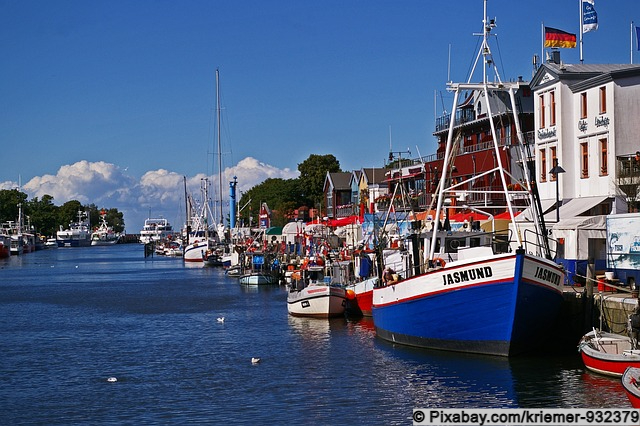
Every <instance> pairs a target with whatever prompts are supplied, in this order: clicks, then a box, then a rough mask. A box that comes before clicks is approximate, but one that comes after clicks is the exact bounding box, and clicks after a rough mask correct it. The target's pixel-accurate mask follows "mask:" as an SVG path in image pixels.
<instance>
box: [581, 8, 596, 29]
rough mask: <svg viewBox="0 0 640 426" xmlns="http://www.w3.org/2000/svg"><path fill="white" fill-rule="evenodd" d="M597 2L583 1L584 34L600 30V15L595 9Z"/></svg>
mask: <svg viewBox="0 0 640 426" xmlns="http://www.w3.org/2000/svg"><path fill="white" fill-rule="evenodd" d="M594 3H595V0H582V33H583V34H584V33H587V32H589V31H595V30H597V29H598V14H597V13H596V9H595V7H594Z"/></svg>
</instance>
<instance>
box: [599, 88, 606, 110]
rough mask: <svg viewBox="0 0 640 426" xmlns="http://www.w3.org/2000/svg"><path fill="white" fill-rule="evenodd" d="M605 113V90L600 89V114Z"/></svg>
mask: <svg viewBox="0 0 640 426" xmlns="http://www.w3.org/2000/svg"><path fill="white" fill-rule="evenodd" d="M606 112H607V88H606V87H601V88H600V114H605V113H606Z"/></svg>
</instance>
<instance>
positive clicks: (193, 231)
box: [184, 178, 218, 265]
mask: <svg viewBox="0 0 640 426" xmlns="http://www.w3.org/2000/svg"><path fill="white" fill-rule="evenodd" d="M200 193H201V200H200V202H199V204H198V205H196V204H197V203H196V202H195V201H193V200H192V199H191V197H188V199H189V200H190V202H189V207H188V209H187V210H188V211H194V210H195V211H196V213H195V214H192V215H191V219H190V221H189V227H188V229H189V231H188V233H187V235H188V244H187V245H186V246H185V247H184V261H185V262H190V263H193V264H195V263H199V264H201V265H204V263H205V259H206V257H207V253H208V252H209V251H210V250H211V248H212V247H213V246H215V245H216V244H217V243H218V234H217V232H216V231H215V229H214V228H213V227H212V226H211V225H210V224H211V221H212V214H211V206H210V205H209V179H207V178H205V179H202V180H201V187H200ZM194 206H195V207H194Z"/></svg>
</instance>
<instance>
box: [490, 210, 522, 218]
mask: <svg viewBox="0 0 640 426" xmlns="http://www.w3.org/2000/svg"><path fill="white" fill-rule="evenodd" d="M520 213H522V212H521V211H517V210H516V211H514V213H513V214H514V216H518V215H519V214H520ZM493 218H494V219H511V214H510V213H509V210H507V211H505V212H502V213H498V214H497V215H495V216H493Z"/></svg>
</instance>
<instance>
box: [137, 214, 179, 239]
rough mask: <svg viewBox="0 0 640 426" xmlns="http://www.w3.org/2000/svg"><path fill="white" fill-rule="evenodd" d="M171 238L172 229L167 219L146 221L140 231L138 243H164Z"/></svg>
mask: <svg viewBox="0 0 640 426" xmlns="http://www.w3.org/2000/svg"><path fill="white" fill-rule="evenodd" d="M172 236H173V227H172V226H171V224H170V223H169V221H168V220H167V219H163V218H160V219H151V218H149V219H146V220H145V221H144V226H143V227H142V230H141V231H140V243H141V244H149V243H157V242H159V241H164V240H167V239H169V238H170V237H172Z"/></svg>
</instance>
